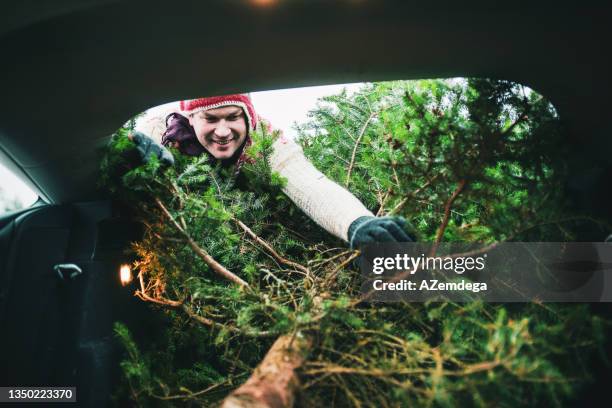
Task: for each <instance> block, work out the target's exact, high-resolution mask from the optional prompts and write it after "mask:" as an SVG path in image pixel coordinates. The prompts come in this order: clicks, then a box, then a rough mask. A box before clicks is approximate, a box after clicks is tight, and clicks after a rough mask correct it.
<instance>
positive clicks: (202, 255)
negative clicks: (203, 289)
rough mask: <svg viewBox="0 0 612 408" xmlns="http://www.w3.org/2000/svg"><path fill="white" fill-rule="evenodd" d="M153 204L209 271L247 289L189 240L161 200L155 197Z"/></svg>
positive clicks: (186, 233) (191, 239)
mask: <svg viewBox="0 0 612 408" xmlns="http://www.w3.org/2000/svg"><path fill="white" fill-rule="evenodd" d="M155 203H156V204H157V206H158V207H159V208H160V209H161V210H162V212H163V213H164V215H165V216H166V218H168V220H169V221H170V223H171V224H172V225H173V226H174V228H176V230H177V231H179V232H180V233H181V235H183V236H184V237H185V240H187V243H188V244H189V246H190V247H191V249H193V251H194V252H195V253H196V255H198V256H199V257H200V258H201V259H202V260H203V261H204V262H205V263H206V265H208V266H209V267H210V269H212V270H213V271H214V272H215V273H216V274H217V275H219V276H221V277H223V278H225V279H227V280H230V281H232V282H234V283H236V284H238V285H240V286H244V287H249V284H248V283H246V282H245V281H244V280H242V279H241V278H240V277H239V276H237V275H235V274H234V273H232V272H230V271H229V270H228V269H227V268H225V266H223V265H221V264H220V263H219V262H217V261H216V260H215V259H214V258H213V257H212V256H210V254H209V253H208V252H206V250H204V249H203V248H202V247H200V246H199V245H198V244H197V243H196V242H195V241H194V240H193V238H191V236H190V235H189V233H188V232H187V231H185V230H184V229H183V228H182V227H181V226H180V224H179V223H178V222H177V221H176V220H175V219H174V217H173V216H172V214H170V211H168V209H167V208H166V206H164V204H163V203H162V202H161V200H160V199H159V198H157V197H155Z"/></svg>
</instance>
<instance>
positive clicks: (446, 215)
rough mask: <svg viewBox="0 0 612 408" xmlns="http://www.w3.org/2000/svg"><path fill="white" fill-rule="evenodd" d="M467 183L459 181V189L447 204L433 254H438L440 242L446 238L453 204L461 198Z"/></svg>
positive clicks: (463, 180)
mask: <svg viewBox="0 0 612 408" xmlns="http://www.w3.org/2000/svg"><path fill="white" fill-rule="evenodd" d="M466 183H467V180H466V179H461V180H459V184H458V185H457V188H456V189H455V191H454V192H453V194H452V195H451V196H450V198H449V199H448V201H447V202H446V205H445V206H444V218H442V223H441V224H440V227H439V228H438V232H437V233H436V240H435V241H434V245H433V247H432V249H431V253H432V254H435V253H436V250H437V249H438V246H439V244H440V241H442V237H443V236H444V231H445V230H446V227H447V226H448V222H449V220H450V214H451V207H452V205H453V203H454V202H455V200H456V199H457V196H459V194H460V193H461V191H463V189H464V187H465V185H466Z"/></svg>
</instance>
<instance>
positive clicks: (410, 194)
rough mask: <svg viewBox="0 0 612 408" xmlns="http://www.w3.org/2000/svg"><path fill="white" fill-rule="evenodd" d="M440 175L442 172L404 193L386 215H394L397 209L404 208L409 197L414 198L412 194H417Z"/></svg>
mask: <svg viewBox="0 0 612 408" xmlns="http://www.w3.org/2000/svg"><path fill="white" fill-rule="evenodd" d="M441 175H442V173H438V174H436V175H435V176H433V177H432V178H430V179H429V180H427V182H426V183H425V184H423V185H422V186H421V187H419V188H417V189H416V190H412V191H411V192H410V193H409V194H408V195H406V196H405V197H404V198H403V199H402V200H401V201H400V202H399V203H397V205H396V206H395V207H393V209H392V210H391V211H389V212H388V213H387V215H394V214H397V213H398V212H399V211H401V210H402V208H404V206H405V205H406V204H407V203H408V201H409V200H410V199H411V198H414V196H416V195H417V194H419V193H420V192H421V191H423V190H424V189H426V188H427V187H429V186H430V185H431V183H433V182H434V181H436V180H437V179H438V178H439V177H440V176H441Z"/></svg>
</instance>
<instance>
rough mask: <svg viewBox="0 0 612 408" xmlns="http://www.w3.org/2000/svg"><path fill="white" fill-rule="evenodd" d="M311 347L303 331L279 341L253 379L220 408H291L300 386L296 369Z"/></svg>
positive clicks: (309, 339)
mask: <svg viewBox="0 0 612 408" xmlns="http://www.w3.org/2000/svg"><path fill="white" fill-rule="evenodd" d="M311 344H312V339H311V338H309V337H307V336H305V335H304V334H302V333H300V332H298V334H297V335H295V336H291V335H285V336H281V337H279V338H278V339H276V341H275V342H274V344H273V345H272V347H271V348H270V350H269V351H268V353H267V354H266V356H265V357H264V359H263V360H262V362H261V363H260V364H259V365H258V366H257V368H256V369H255V371H254V372H253V374H252V375H251V377H250V378H249V379H248V380H247V381H246V382H245V383H244V384H242V385H241V386H240V387H239V388H238V389H236V390H235V391H234V392H232V393H231V394H230V395H229V396H227V397H226V398H225V400H224V401H223V404H222V406H221V407H222V408H287V407H292V406H293V403H294V401H295V392H296V391H297V389H298V388H299V385H300V380H299V378H298V376H297V373H296V369H297V368H299V367H300V366H301V365H302V363H303V362H304V358H305V355H306V353H307V352H308V350H309V349H310V346H311Z"/></svg>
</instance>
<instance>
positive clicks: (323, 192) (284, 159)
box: [131, 94, 412, 248]
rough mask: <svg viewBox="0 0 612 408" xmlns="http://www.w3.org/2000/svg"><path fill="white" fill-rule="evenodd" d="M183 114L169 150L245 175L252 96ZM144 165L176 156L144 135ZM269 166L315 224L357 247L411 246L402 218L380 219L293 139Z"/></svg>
mask: <svg viewBox="0 0 612 408" xmlns="http://www.w3.org/2000/svg"><path fill="white" fill-rule="evenodd" d="M180 110H181V113H180V114H179V113H172V114H170V115H169V116H168V117H167V119H166V125H167V128H166V131H165V132H164V134H163V137H162V144H163V145H164V146H169V145H171V146H173V147H176V148H178V149H179V151H180V152H181V153H183V154H187V155H192V156H196V155H200V154H208V155H209V156H211V159H212V160H218V161H220V162H221V163H222V164H223V165H235V166H236V170H237V171H240V167H241V165H242V163H244V161H245V160H246V156H245V147H246V146H248V145H249V144H250V142H251V141H250V135H249V133H250V132H251V131H252V130H255V128H256V126H257V115H256V113H255V109H254V107H253V104H252V103H251V100H250V98H249V97H248V96H247V95H242V94H235V95H226V96H216V97H209V98H199V99H193V100H187V101H181V103H180ZM131 138H132V140H133V141H134V142H135V143H136V145H137V150H138V152H139V154H140V156H141V158H142V160H143V161H146V160H147V159H148V157H149V156H150V155H157V157H158V158H159V159H160V160H161V161H163V162H166V163H168V164H172V163H173V161H174V159H173V157H172V154H171V153H170V152H169V151H168V150H166V149H165V148H164V147H162V146H161V145H159V144H157V143H155V142H154V141H153V140H151V139H150V138H149V137H147V136H145V135H143V134H142V133H138V132H137V133H135V134H134V135H132V137H131ZM273 149H274V153H273V154H272V157H271V159H270V166H271V168H272V170H273V171H277V172H278V173H279V174H280V175H281V176H283V177H284V178H286V179H287V184H286V186H285V187H284V189H283V191H284V192H285V194H287V196H288V197H289V198H290V199H291V200H292V201H293V202H294V203H295V204H296V205H297V206H298V207H299V208H300V209H302V211H304V212H305V213H306V214H307V215H308V216H309V217H310V218H311V219H312V220H313V221H315V222H316V223H317V224H319V225H320V226H321V227H323V228H324V229H325V230H326V231H328V232H330V233H331V234H333V235H335V236H336V237H338V238H341V239H343V240H344V241H346V242H348V243H349V244H350V246H351V248H358V247H360V246H362V245H364V244H367V243H370V242H409V241H412V239H411V238H410V236H409V235H408V234H407V233H406V231H405V229H404V228H405V227H406V226H407V222H406V220H405V219H403V218H402V217H375V216H374V215H373V214H372V213H371V212H370V211H369V210H368V209H367V208H365V206H364V205H363V204H362V203H361V202H360V201H359V200H358V199H357V198H356V197H355V196H354V195H353V194H351V193H350V192H349V191H348V190H346V189H345V188H343V187H341V186H339V185H338V184H336V183H334V182H333V181H331V180H329V179H328V178H327V177H325V175H323V174H322V173H321V172H320V171H318V170H317V169H316V168H315V167H314V166H313V165H312V164H311V163H310V162H309V161H308V160H307V159H306V157H305V156H304V153H303V151H302V149H301V147H300V146H299V145H298V144H297V143H295V142H294V141H292V140H289V139H287V138H285V137H282V136H281V137H279V138H278V139H277V140H276V141H275V142H274V144H273Z"/></svg>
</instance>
